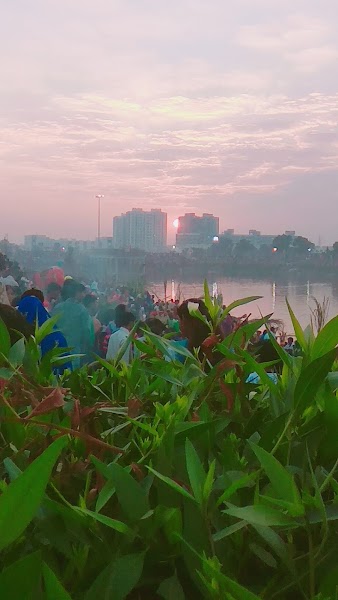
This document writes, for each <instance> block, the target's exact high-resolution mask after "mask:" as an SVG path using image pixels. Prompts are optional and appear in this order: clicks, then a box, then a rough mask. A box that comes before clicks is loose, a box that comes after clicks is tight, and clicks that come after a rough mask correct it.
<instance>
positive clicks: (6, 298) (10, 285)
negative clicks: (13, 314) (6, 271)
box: [0, 275, 19, 306]
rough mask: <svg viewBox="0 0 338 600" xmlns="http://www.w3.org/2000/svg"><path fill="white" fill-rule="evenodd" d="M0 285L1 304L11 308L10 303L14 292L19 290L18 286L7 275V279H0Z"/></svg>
mask: <svg viewBox="0 0 338 600" xmlns="http://www.w3.org/2000/svg"><path fill="white" fill-rule="evenodd" d="M0 284H2V285H1V297H2V303H3V304H9V305H10V306H12V302H13V300H14V298H15V296H16V292H17V290H18V288H19V284H18V282H17V281H15V279H14V277H13V276H12V275H7V277H0Z"/></svg>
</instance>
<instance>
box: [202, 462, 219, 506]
mask: <svg viewBox="0 0 338 600" xmlns="http://www.w3.org/2000/svg"><path fill="white" fill-rule="evenodd" d="M215 468H216V460H213V461H212V463H210V467H209V470H208V474H207V476H206V480H205V482H204V486H203V502H204V503H205V504H206V503H207V502H208V500H209V498H210V494H211V492H212V487H213V484H214V476H215Z"/></svg>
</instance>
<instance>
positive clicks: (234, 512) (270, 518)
mask: <svg viewBox="0 0 338 600" xmlns="http://www.w3.org/2000/svg"><path fill="white" fill-rule="evenodd" d="M223 512H224V513H225V514H227V515H230V516H231V517H236V518H237V519H240V520H241V521H247V522H248V523H251V524H252V525H264V526H266V527H274V526H275V527H278V526H280V527H283V526H286V527H292V526H297V525H298V524H297V522H296V521H292V519H291V518H290V517H287V516H286V515H284V513H283V512H282V511H279V510H275V509H273V508H268V507H267V506H263V505H261V504H256V505H253V506H242V507H239V506H232V507H231V508H228V509H227V510H225V511H223Z"/></svg>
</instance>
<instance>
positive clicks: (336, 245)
mask: <svg viewBox="0 0 338 600" xmlns="http://www.w3.org/2000/svg"><path fill="white" fill-rule="evenodd" d="M332 250H333V254H335V255H336V256H338V242H335V243H334V244H333V246H332Z"/></svg>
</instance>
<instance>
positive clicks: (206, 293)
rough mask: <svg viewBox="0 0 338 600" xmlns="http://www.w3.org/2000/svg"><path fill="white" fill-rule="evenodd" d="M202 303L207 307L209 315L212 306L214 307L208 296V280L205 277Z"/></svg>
mask: <svg viewBox="0 0 338 600" xmlns="http://www.w3.org/2000/svg"><path fill="white" fill-rule="evenodd" d="M204 304H205V306H206V307H207V309H208V311H209V314H210V316H211V314H212V311H213V308H214V303H213V301H212V298H211V296H210V292H209V286H208V282H207V280H206V279H205V280H204Z"/></svg>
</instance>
